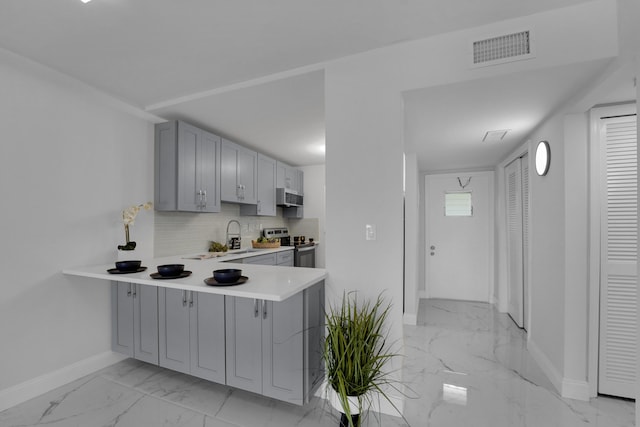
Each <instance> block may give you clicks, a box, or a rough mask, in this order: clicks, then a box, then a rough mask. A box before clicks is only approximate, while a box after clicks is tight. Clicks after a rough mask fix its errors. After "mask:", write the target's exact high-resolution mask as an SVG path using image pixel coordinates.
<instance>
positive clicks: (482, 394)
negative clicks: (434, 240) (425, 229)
mask: <svg viewBox="0 0 640 427" xmlns="http://www.w3.org/2000/svg"><path fill="white" fill-rule="evenodd" d="M404 357H405V360H404V370H403V381H404V382H405V383H406V384H407V385H408V386H409V387H410V388H411V390H412V392H413V394H415V396H414V398H408V399H406V402H405V411H404V415H405V417H406V419H407V421H408V422H409V425H411V426H413V427H417V426H426V427H462V426H465V427H467V426H474V427H485V426H486V427H489V426H491V427H579V426H589V427H630V426H633V425H634V417H635V411H634V407H635V404H634V403H633V402H629V401H625V400H619V399H612V398H605V397H599V398H596V399H592V400H591V401H590V402H581V401H575V400H569V399H562V398H561V397H559V396H558V394H557V393H556V392H555V391H554V390H553V387H552V386H551V384H550V383H549V381H548V380H547V379H546V377H545V376H544V374H543V373H542V371H541V370H540V368H539V367H538V366H537V365H536V364H535V362H534V361H533V359H532V358H531V356H530V355H529V353H528V352H527V350H526V343H525V336H524V333H523V331H521V330H520V329H518V328H517V327H516V326H515V325H514V324H513V322H512V321H511V320H510V319H509V318H508V316H506V315H504V314H500V313H497V312H496V311H495V309H493V307H491V306H490V305H488V304H483V303H474V302H460V301H447V300H423V301H421V304H420V311H419V316H418V325H417V326H405V336H404ZM44 425H46V426H54V427H74V426H77V427H93V426H95V427H103V426H108V427H134V426H136V427H146V426H154V427H155V426H167V427H169V426H171V427H174V426H185V427H191V426H198V427H271V426H301V427H323V426H337V425H338V414H337V412H336V411H335V410H332V409H331V408H330V406H329V405H328V404H327V403H325V400H324V399H320V398H317V397H316V398H314V399H312V400H311V402H310V403H308V404H307V405H305V406H295V405H290V404H287V403H283V402H278V401H275V400H272V399H267V398H264V397H261V396H258V395H255V394H252V393H247V392H243V391H240V390H234V389H231V388H228V387H225V386H220V385H217V384H213V383H210V382H208V381H204V380H200V379H198V378H195V377H192V376H189V375H184V374H180V373H176V372H173V371H169V370H166V369H162V368H159V367H157V366H152V365H149V364H146V363H143V362H139V361H136V360H133V359H128V360H125V361H123V362H120V363H118V364H116V365H113V366H111V367H109V368H106V369H104V370H102V371H99V372H96V373H94V374H92V375H89V376H87V377H84V378H82V379H80V380H78V381H75V382H73V383H70V384H67V385H65V386H63V387H60V388H58V389H56V390H53V391H50V392H48V393H45V394H43V395H41V396H39V397H37V398H35V399H32V400H30V401H28V402H25V403H23V404H20V405H18V406H15V407H13V408H10V409H7V410H6V411H3V412H0V426H2V427H19V426H20V427H22V426H25V427H26V426H44ZM364 425H365V426H378V425H380V426H385V427H396V426H398V427H400V426H406V423H405V422H404V421H403V420H402V419H401V418H399V417H390V416H381V417H378V416H376V417H374V416H372V415H369V417H368V418H367V420H366V422H365V423H364Z"/></svg>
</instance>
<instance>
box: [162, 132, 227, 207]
mask: <svg viewBox="0 0 640 427" xmlns="http://www.w3.org/2000/svg"><path fill="white" fill-rule="evenodd" d="M220 141H221V139H220V137H219V136H217V135H214V134H212V133H210V132H207V131H204V130H202V129H199V128H197V127H195V126H192V125H190V124H188V123H185V122H181V121H171V122H166V123H159V124H157V125H156V130H155V208H156V210H159V211H190V212H220V144H221V142H220Z"/></svg>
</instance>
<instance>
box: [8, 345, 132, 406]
mask: <svg viewBox="0 0 640 427" xmlns="http://www.w3.org/2000/svg"><path fill="white" fill-rule="evenodd" d="M126 358H127V356H124V355H122V354H118V353H114V352H113V351H106V352H104V353H100V354H97V355H95V356H91V357H89V358H87V359H83V360H80V361H78V362H76V363H73V364H71V365H68V366H65V367H64V368H61V369H58V370H56V371H53V372H49V373H47V374H44V375H40V376H39V377H36V378H33V379H30V380H28V381H25V382H23V383H20V384H16V385H14V386H12V387H9V388H6V389H4V390H0V412H1V411H4V410H5V409H8V408H11V407H13V406H16V405H19V404H20V403H23V402H26V401H27V400H29V399H33V398H34V397H37V396H40V395H41V394H43V393H46V392H48V391H51V390H53V389H55V388H58V387H60V386H63V385H65V384H68V383H70V382H72V381H75V380H77V379H79V378H82V377H84V376H85V375H88V374H91V373H93V372H96V371H98V370H100V369H103V368H106V367H107V366H110V365H113V364H114V363H118V362H120V361H121V360H124V359H126Z"/></svg>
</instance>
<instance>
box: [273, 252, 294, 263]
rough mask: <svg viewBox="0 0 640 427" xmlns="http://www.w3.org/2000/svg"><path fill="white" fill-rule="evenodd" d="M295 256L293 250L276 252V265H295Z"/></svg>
mask: <svg viewBox="0 0 640 427" xmlns="http://www.w3.org/2000/svg"><path fill="white" fill-rule="evenodd" d="M293 264H294V256H293V250H290V251H283V252H276V265H279V266H283V267H293Z"/></svg>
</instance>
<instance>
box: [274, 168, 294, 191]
mask: <svg viewBox="0 0 640 427" xmlns="http://www.w3.org/2000/svg"><path fill="white" fill-rule="evenodd" d="M290 167H291V166H289V165H287V164H285V163H282V162H276V188H288V187H286V175H287V172H286V171H287V168H290Z"/></svg>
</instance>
